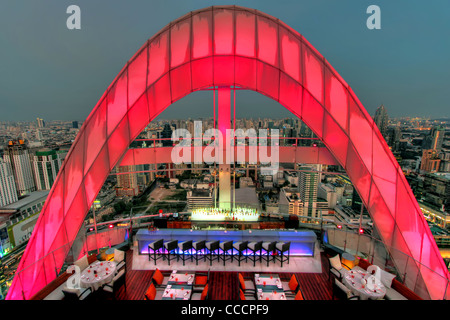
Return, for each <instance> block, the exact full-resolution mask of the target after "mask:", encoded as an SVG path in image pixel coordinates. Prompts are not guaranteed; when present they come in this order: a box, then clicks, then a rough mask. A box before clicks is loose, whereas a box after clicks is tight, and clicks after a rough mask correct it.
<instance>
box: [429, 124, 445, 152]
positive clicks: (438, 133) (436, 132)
mask: <svg viewBox="0 0 450 320" xmlns="http://www.w3.org/2000/svg"><path fill="white" fill-rule="evenodd" d="M444 135H445V128H444V127H443V126H437V127H433V128H432V129H431V132H430V136H431V146H430V149H433V150H436V151H440V150H441V149H442V144H443V143H444Z"/></svg>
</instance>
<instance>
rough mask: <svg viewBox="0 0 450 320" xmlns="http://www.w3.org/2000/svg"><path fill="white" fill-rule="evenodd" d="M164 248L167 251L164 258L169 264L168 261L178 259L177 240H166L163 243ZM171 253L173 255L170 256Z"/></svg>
mask: <svg viewBox="0 0 450 320" xmlns="http://www.w3.org/2000/svg"><path fill="white" fill-rule="evenodd" d="M164 249H165V250H166V251H167V256H166V259H167V261H168V263H169V266H170V261H172V260H173V259H175V258H176V259H177V261H178V255H177V252H176V251H177V249H178V240H172V241H168V242H166V243H164ZM171 254H173V256H172V257H171V256H170V255H171Z"/></svg>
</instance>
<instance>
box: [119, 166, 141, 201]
mask: <svg viewBox="0 0 450 320" xmlns="http://www.w3.org/2000/svg"><path fill="white" fill-rule="evenodd" d="M116 172H117V173H119V174H118V175H117V188H116V194H117V195H118V196H119V197H120V196H136V195H137V194H138V193H139V186H138V183H137V176H136V173H135V172H136V166H118V167H117V169H116ZM125 172H132V173H125ZM120 173H122V174H120Z"/></svg>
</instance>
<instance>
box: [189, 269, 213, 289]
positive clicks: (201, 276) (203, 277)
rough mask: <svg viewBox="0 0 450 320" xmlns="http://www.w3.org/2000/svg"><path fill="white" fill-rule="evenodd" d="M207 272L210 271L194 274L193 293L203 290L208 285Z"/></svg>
mask: <svg viewBox="0 0 450 320" xmlns="http://www.w3.org/2000/svg"><path fill="white" fill-rule="evenodd" d="M209 272H210V270H208V272H202V271H198V272H195V281H194V285H193V288H192V291H193V292H201V291H202V290H203V288H204V287H205V286H206V285H207V284H208V282H209Z"/></svg>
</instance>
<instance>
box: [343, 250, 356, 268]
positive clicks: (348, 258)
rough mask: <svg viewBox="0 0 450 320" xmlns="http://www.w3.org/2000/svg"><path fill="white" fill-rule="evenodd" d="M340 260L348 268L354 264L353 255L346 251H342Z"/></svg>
mask: <svg viewBox="0 0 450 320" xmlns="http://www.w3.org/2000/svg"><path fill="white" fill-rule="evenodd" d="M341 262H342V264H343V265H344V266H345V267H348V269H349V270H350V269H353V267H354V266H355V256H353V255H351V254H350V253H348V252H344V253H343V254H342V258H341Z"/></svg>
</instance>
